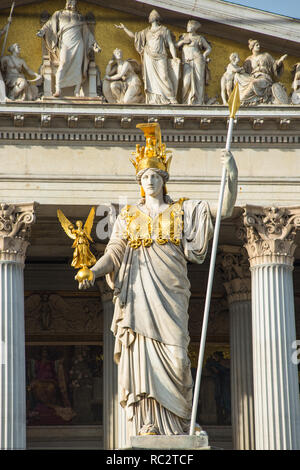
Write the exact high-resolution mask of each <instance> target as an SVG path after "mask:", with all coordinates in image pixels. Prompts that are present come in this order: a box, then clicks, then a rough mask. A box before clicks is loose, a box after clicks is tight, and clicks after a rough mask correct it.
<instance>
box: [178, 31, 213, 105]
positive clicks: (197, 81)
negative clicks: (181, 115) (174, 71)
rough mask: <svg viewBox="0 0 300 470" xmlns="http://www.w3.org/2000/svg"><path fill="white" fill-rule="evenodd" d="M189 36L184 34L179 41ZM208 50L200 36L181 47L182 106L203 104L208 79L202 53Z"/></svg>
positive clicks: (206, 43) (208, 75)
mask: <svg viewBox="0 0 300 470" xmlns="http://www.w3.org/2000/svg"><path fill="white" fill-rule="evenodd" d="M185 36H187V37H189V34H184V35H183V36H181V38H180V39H183V38H184V37H185ZM208 48H210V45H209V44H208V42H207V41H206V39H205V38H204V37H202V36H196V37H193V38H192V41H191V43H189V44H184V45H183V46H182V63H183V89H182V102H183V103H184V104H195V105H196V104H205V85H207V84H208V80H209V78H210V73H209V69H208V66H207V62H206V59H205V57H204V55H203V52H204V51H205V50H206V49H208Z"/></svg>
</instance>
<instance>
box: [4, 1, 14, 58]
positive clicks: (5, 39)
mask: <svg viewBox="0 0 300 470" xmlns="http://www.w3.org/2000/svg"><path fill="white" fill-rule="evenodd" d="M14 8H15V2H12V5H11V9H10V13H9V17H8V21H7V23H8V25H9V24H10V23H11V19H12V14H13V11H14ZM8 30H9V26H8V27H7V28H6V31H5V36H4V41H3V45H2V52H1V57H3V55H4V51H5V47H6V41H7V35H8Z"/></svg>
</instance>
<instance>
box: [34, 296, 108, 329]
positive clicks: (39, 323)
mask: <svg viewBox="0 0 300 470" xmlns="http://www.w3.org/2000/svg"><path fill="white" fill-rule="evenodd" d="M25 328H26V331H27V332H30V335H37V334H42V335H50V336H52V335H57V334H59V335H65V336H68V335H74V334H79V333H80V334H97V335H99V334H102V331H103V327H102V306H101V302H99V296H98V295H97V296H93V295H89V296H87V295H80V296H79V295H77V293H74V295H72V293H67V294H66V293H62V292H50V291H49V292H48V291H45V292H39V293H35V292H34V293H33V292H28V293H25Z"/></svg>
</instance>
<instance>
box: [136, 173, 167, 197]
mask: <svg viewBox="0 0 300 470" xmlns="http://www.w3.org/2000/svg"><path fill="white" fill-rule="evenodd" d="M141 185H142V187H143V189H144V191H145V195H146V197H147V196H152V197H156V196H158V195H159V194H160V193H161V191H162V190H163V186H164V180H163V178H162V177H161V176H160V174H159V173H157V172H156V171H155V170H152V169H151V168H149V170H147V171H145V173H144V174H143V176H142V177H141Z"/></svg>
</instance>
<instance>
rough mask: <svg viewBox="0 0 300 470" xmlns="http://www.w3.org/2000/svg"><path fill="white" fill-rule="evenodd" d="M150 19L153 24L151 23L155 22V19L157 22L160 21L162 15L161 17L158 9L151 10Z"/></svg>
mask: <svg viewBox="0 0 300 470" xmlns="http://www.w3.org/2000/svg"><path fill="white" fill-rule="evenodd" d="M148 21H149V23H150V24H151V23H154V21H157V22H158V23H159V21H160V17H159V15H158V13H157V11H155V10H152V11H151V13H150V15H149V20H148Z"/></svg>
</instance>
